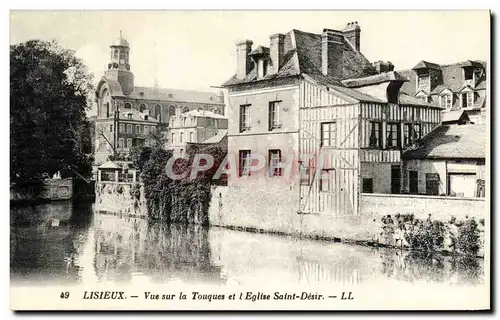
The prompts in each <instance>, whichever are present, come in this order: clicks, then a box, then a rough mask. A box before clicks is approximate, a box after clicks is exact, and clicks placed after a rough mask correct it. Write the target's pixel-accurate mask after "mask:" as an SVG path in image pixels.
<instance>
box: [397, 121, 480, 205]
mask: <svg viewBox="0 0 500 320" xmlns="http://www.w3.org/2000/svg"><path fill="white" fill-rule="evenodd" d="M486 136H487V135H486V126H485V125H481V124H464V125H442V126H440V127H438V128H437V129H436V130H434V131H433V132H431V133H430V134H429V135H427V136H426V137H424V139H423V140H422V141H421V142H420V143H418V144H417V145H415V146H413V147H412V148H410V149H408V150H407V151H405V152H404V154H403V160H404V171H405V176H407V177H408V179H406V180H405V185H404V189H405V192H408V193H410V194H426V195H436V196H438V195H439V196H451V197H469V198H472V197H484V196H485V192H486V190H485V181H486V165H485V160H486Z"/></svg>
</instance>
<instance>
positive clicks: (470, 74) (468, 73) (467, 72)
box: [464, 68, 474, 80]
mask: <svg viewBox="0 0 500 320" xmlns="http://www.w3.org/2000/svg"><path fill="white" fill-rule="evenodd" d="M473 78H474V70H473V69H472V68H464V79H465V80H472V79H473Z"/></svg>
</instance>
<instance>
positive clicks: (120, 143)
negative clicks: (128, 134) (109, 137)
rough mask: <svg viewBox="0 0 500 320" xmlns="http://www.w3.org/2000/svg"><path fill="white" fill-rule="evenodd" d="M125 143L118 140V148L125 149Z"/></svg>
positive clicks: (121, 139)
mask: <svg viewBox="0 0 500 320" xmlns="http://www.w3.org/2000/svg"><path fill="white" fill-rule="evenodd" d="M124 142H125V141H124V140H123V138H120V139H118V148H123V143H124Z"/></svg>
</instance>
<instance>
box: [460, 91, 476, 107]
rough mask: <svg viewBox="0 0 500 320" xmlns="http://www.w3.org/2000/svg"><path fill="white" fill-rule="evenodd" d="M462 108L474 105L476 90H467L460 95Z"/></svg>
mask: <svg viewBox="0 0 500 320" xmlns="http://www.w3.org/2000/svg"><path fill="white" fill-rule="evenodd" d="M460 99H461V106H462V108H472V106H473V105H474V92H465V93H462V94H461V95H460Z"/></svg>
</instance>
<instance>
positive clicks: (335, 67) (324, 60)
mask: <svg viewBox="0 0 500 320" xmlns="http://www.w3.org/2000/svg"><path fill="white" fill-rule="evenodd" d="M343 67H344V35H343V34H342V32H340V31H337V30H331V29H324V30H323V34H322V35H321V71H322V73H323V75H325V76H330V77H333V78H337V79H342V75H343V72H342V70H343Z"/></svg>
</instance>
